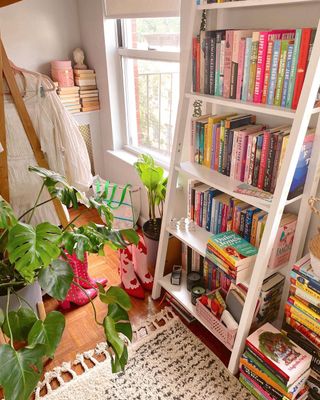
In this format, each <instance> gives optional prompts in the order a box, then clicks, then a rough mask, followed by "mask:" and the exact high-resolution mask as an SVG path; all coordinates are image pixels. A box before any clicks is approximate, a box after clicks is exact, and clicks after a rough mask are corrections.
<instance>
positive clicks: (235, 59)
mask: <svg viewBox="0 0 320 400" xmlns="http://www.w3.org/2000/svg"><path fill="white" fill-rule="evenodd" d="M240 41H241V37H240V32H239V31H235V32H234V35H233V44H232V57H231V78H230V96H229V97H230V98H231V99H235V98H236V97H237V78H238V71H239V48H240Z"/></svg>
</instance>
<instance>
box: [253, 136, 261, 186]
mask: <svg viewBox="0 0 320 400" xmlns="http://www.w3.org/2000/svg"><path fill="white" fill-rule="evenodd" d="M262 146H263V135H259V136H258V137H257V144H256V156H255V160H254V168H253V176H252V183H251V184H252V185H253V186H257V185H258V178H259V172H260V160H261V151H262Z"/></svg>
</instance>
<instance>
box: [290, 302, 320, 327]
mask: <svg viewBox="0 0 320 400" xmlns="http://www.w3.org/2000/svg"><path fill="white" fill-rule="evenodd" d="M286 314H287V316H288V317H290V318H293V319H295V320H296V321H298V322H300V324H302V325H304V326H306V327H307V328H309V329H310V330H312V331H313V332H314V333H316V334H317V335H320V325H319V323H317V322H316V321H314V322H313V321H312V320H311V318H309V317H307V316H306V315H305V314H303V313H302V312H301V311H299V310H297V309H296V308H294V307H293V306H291V305H289V304H288V303H287V304H286Z"/></svg>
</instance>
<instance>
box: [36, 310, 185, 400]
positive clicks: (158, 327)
mask: <svg viewBox="0 0 320 400" xmlns="http://www.w3.org/2000/svg"><path fill="white" fill-rule="evenodd" d="M177 319H179V318H178V316H177V315H176V314H175V313H174V312H173V311H172V309H171V308H169V307H165V308H163V309H162V310H161V311H160V312H159V313H157V314H156V315H154V316H152V317H150V318H147V320H146V321H145V322H144V323H143V324H141V326H139V327H137V328H135V329H134V330H133V335H134V339H133V344H132V345H130V346H129V349H130V350H133V351H135V350H136V349H137V348H139V347H140V346H141V345H143V343H144V342H145V341H148V340H150V339H151V338H152V337H154V336H156V335H157V334H159V333H160V332H161V331H163V330H165V329H167V328H168V325H171V324H172V323H174V322H175V321H176V320H177ZM110 352H111V348H110V347H109V346H108V344H107V343H106V342H102V343H99V344H97V346H96V347H95V349H93V350H89V351H86V352H84V353H82V354H77V356H76V358H75V360H74V361H73V362H64V363H62V365H61V366H59V367H55V368H54V369H53V370H52V371H48V372H46V373H45V375H44V379H43V381H41V382H39V383H38V386H37V388H36V390H35V400H41V398H43V397H44V396H46V395H48V394H50V393H52V392H53V391H54V390H56V389H58V388H59V387H62V386H65V385H67V384H68V383H70V382H73V381H74V380H75V379H77V378H79V376H81V375H82V373H81V374H80V375H79V374H78V373H77V372H76V371H75V370H74V368H75V367H76V366H78V365H79V364H80V365H81V367H82V369H83V373H86V372H88V371H90V370H91V369H92V368H94V367H95V366H97V365H99V364H101V363H104V362H105V361H107V360H108V359H110ZM99 356H104V359H103V360H102V361H99V360H98V359H97V358H96V357H99ZM86 360H87V361H90V362H91V363H92V367H89V366H88V365H87V363H86ZM66 374H67V375H68V377H71V379H68V380H67V381H65V380H64V379H63V376H64V375H66ZM53 381H54V382H55V384H56V383H58V387H55V388H53V387H52V382H53Z"/></svg>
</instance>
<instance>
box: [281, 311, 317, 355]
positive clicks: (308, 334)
mask: <svg viewBox="0 0 320 400" xmlns="http://www.w3.org/2000/svg"><path fill="white" fill-rule="evenodd" d="M286 323H287V324H288V325H290V326H291V327H292V328H294V329H296V330H297V331H298V332H299V333H301V334H302V335H303V336H304V337H305V338H306V339H308V340H309V341H310V342H311V343H313V344H315V345H316V346H317V347H318V348H319V347H320V336H318V335H316V334H315V333H314V332H312V330H310V329H308V328H307V327H306V326H304V325H303V324H300V322H298V321H296V320H295V319H293V318H290V317H286Z"/></svg>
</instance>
